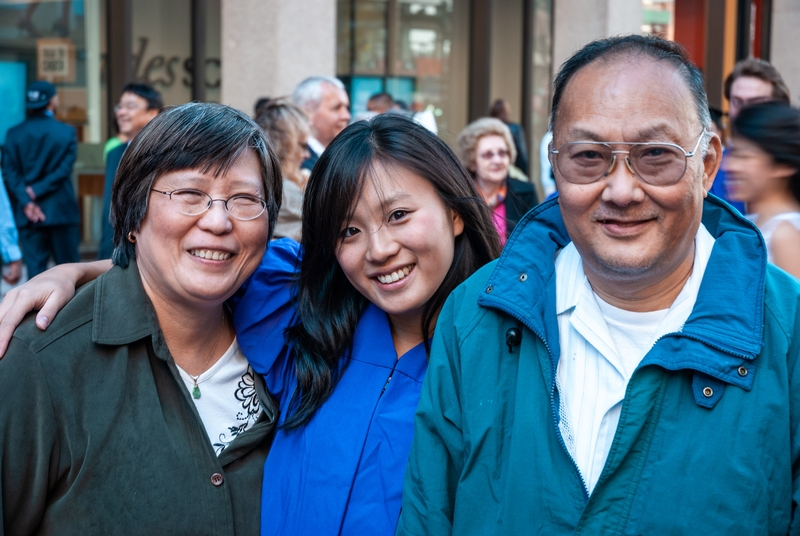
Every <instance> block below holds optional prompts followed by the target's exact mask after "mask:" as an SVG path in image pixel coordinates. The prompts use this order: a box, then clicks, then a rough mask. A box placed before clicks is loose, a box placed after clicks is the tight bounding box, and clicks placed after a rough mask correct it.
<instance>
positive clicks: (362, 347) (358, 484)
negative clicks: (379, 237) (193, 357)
mask: <svg viewBox="0 0 800 536" xmlns="http://www.w3.org/2000/svg"><path fill="white" fill-rule="evenodd" d="M300 255H301V250H300V246H299V245H298V244H297V243H296V242H294V241H292V240H288V239H284V240H277V241H274V242H272V243H271V244H270V246H269V249H268V251H267V253H266V254H265V256H264V259H263V260H262V262H261V265H260V266H259V268H258V269H257V270H256V273H255V274H253V276H252V277H251V278H250V280H249V281H248V283H247V284H246V285H245V287H244V291H243V293H242V294H241V295H240V296H238V297H237V299H236V300H235V303H234V309H235V311H234V323H235V325H236V333H237V335H238V338H239V345H240V346H241V348H242V351H243V352H244V354H245V355H246V356H247V359H248V360H249V361H250V364H251V365H252V366H253V369H254V370H256V371H257V372H259V373H260V374H263V375H264V377H265V378H266V382H267V389H268V390H269V391H270V393H272V394H273V395H274V396H275V397H276V398H277V399H278V400H279V402H280V408H281V418H280V423H281V424H283V422H284V421H285V419H286V408H287V406H288V404H289V401H290V399H291V397H292V393H293V392H294V387H295V374H294V367H293V365H292V361H291V349H290V348H288V347H287V346H286V345H285V344H284V337H283V330H284V329H285V328H286V327H288V326H289V325H291V324H292V323H293V322H296V321H298V319H297V318H296V316H295V311H294V308H293V306H292V305H291V292H292V282H293V279H294V276H295V275H296V271H297V265H298V259H299V257H300ZM426 369H427V358H426V354H425V349H424V345H422V344H420V345H419V346H417V347H415V348H413V349H412V350H410V351H409V352H407V353H406V354H404V355H403V357H402V359H399V360H398V359H397V353H396V352H395V349H394V344H393V342H392V336H391V332H390V327H389V321H388V318H387V316H386V313H384V312H383V311H381V310H380V309H379V308H377V307H376V306H374V305H370V306H369V307H368V308H367V310H366V311H365V312H364V314H363V315H362V317H361V319H360V320H359V323H358V326H357V328H356V333H355V338H354V341H353V345H352V353H351V356H350V364H349V366H348V367H347V369H346V370H345V372H344V374H343V375H342V376H341V379H340V381H339V383H338V384H337V386H336V388H335V389H334V391H333V394H332V395H331V397H330V398H329V399H328V400H327V401H326V402H325V404H324V405H323V406H322V407H321V408H320V409H319V410H318V411H317V413H316V414H315V415H314V417H313V418H312V419H311V421H310V422H309V423H308V424H307V425H306V426H304V427H303V428H301V429H299V430H296V431H294V432H286V431H284V430H279V431H278V432H277V434H276V436H275V440H274V442H273V444H272V450H271V451H270V453H269V456H268V457H267V461H266V463H265V465H264V484H263V490H262V500H261V504H262V507H261V534H263V535H267V534H281V535H283V534H315V535H326V534H357V535H359V536H361V535H364V534H370V535H373V534H377V535H379V534H394V531H395V526H396V525H397V520H398V517H399V515H400V504H401V494H402V488H403V474H404V472H405V467H406V460H407V458H408V452H409V450H410V448H411V440H412V436H413V431H414V411H415V410H416V407H417V403H418V401H419V396H420V390H421V387H422V380H423V378H424V376H425V371H426ZM390 378H391V381H390Z"/></svg>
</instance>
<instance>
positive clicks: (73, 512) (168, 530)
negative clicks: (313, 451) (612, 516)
mask: <svg viewBox="0 0 800 536" xmlns="http://www.w3.org/2000/svg"><path fill="white" fill-rule="evenodd" d="M256 389H257V391H258V396H259V399H260V401H261V406H262V408H263V409H264V413H263V414H262V416H261V417H260V418H259V420H258V422H257V423H256V424H255V425H254V426H253V427H252V428H250V429H249V430H247V431H246V432H245V433H243V434H242V435H240V436H238V437H237V438H236V439H235V440H234V441H233V443H231V444H230V445H229V446H228V448H227V449H225V450H224V451H223V452H222V453H221V454H220V456H219V458H218V457H217V456H216V455H215V453H214V450H213V448H212V446H211V443H210V441H209V439H208V436H207V435H206V431H205V428H204V427H203V423H202V421H201V420H200V417H199V415H198V413H197V410H196V408H195V406H194V404H193V403H192V399H191V398H190V395H189V392H188V391H187V389H186V387H185V386H184V384H183V381H182V380H181V378H180V376H179V373H178V370H177V368H176V366H175V362H174V361H173V359H172V357H171V355H170V353H169V350H168V349H167V346H166V344H165V342H164V338H163V335H162V334H161V331H160V329H159V327H158V323H157V321H156V317H155V312H154V310H153V307H152V305H151V302H150V300H149V299H148V298H147V296H146V294H145V292H144V290H143V288H142V284H141V279H140V277H139V272H138V268H137V267H136V265H135V263H132V264H131V265H130V267H129V268H127V269H122V268H119V267H114V268H112V269H111V271H109V272H108V273H107V274H105V275H103V276H101V277H100V278H99V279H97V280H96V281H94V282H92V283H90V284H88V285H86V286H84V287H83V288H81V289H80V290H79V292H78V294H77V296H76V297H75V299H73V300H72V301H71V302H70V303H69V304H68V305H67V307H65V308H64V310H62V311H61V312H60V313H59V315H58V317H56V319H55V320H54V321H53V323H52V325H51V326H50V327H49V328H48V330H47V331H45V332H41V331H39V330H38V329H37V328H36V327H35V325H34V319H33V318H32V317H31V318H28V319H27V320H26V321H25V322H24V323H23V324H22V326H20V328H19V329H17V331H16V333H15V335H14V338H13V340H12V342H11V345H10V346H9V350H8V352H7V354H6V357H4V358H3V359H2V360H0V434H1V436H0V486H2V487H1V488H0V517H2V527H0V536H2V535H21V534H59V535H69V534H81V535H86V534H192V535H203V534H215V535H216V534H219V535H232V534H238V535H242V534H257V533H258V531H259V522H260V515H259V508H260V502H261V480H262V473H263V467H264V459H265V458H266V456H267V452H268V451H269V447H270V444H271V442H272V437H273V431H274V426H275V422H276V420H277V409H276V407H275V404H274V402H273V401H272V399H271V398H270V397H269V395H268V394H267V392H266V391H265V389H264V386H263V383H262V380H261V378H260V377H259V378H258V380H257V381H256Z"/></svg>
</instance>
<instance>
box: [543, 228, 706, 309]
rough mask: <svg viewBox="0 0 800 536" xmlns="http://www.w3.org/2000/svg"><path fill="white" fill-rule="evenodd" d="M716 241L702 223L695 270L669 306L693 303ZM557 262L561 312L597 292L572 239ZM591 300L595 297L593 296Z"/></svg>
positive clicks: (557, 292) (559, 255) (696, 238)
mask: <svg viewBox="0 0 800 536" xmlns="http://www.w3.org/2000/svg"><path fill="white" fill-rule="evenodd" d="M715 242H716V241H715V240H714V237H713V236H711V233H709V232H708V229H706V227H705V225H703V224H702V223H701V224H700V227H699V228H698V229H697V234H696V235H695V239H694V243H695V250H694V266H693V267H692V273H691V275H690V276H689V279H687V280H686V283H685V284H684V285H683V289H681V292H680V294H678V297H677V298H676V299H675V302H674V303H673V304H672V306H671V307H670V309H673V308H675V307H676V306H677V305H679V304H680V303H682V302H683V301H685V300H686V299H687V298H691V300H692V304H694V301H695V300H696V299H697V293H698V292H699V290H700V283H701V282H702V279H703V274H704V273H705V271H706V266H707V265H708V259H709V257H711V250H712V249H713V247H714V243H715ZM555 262H556V274H557V277H556V314H558V315H560V314H562V313H564V312H566V311H568V310H569V309H573V308H575V307H576V306H578V304H579V303H581V302H582V300H581V298H588V297H590V296H592V295H593V294H594V292H593V291H592V287H591V285H590V284H589V280H588V279H587V278H586V273H585V272H584V270H583V260H582V259H581V256H580V253H578V249H577V248H576V247H575V244H574V243H573V242H570V243H569V244H567V245H566V247H564V248H563V249H562V250H561V251H559V252H558V255H557V257H556V261H555ZM592 301H594V300H593V299H592ZM595 307H596V304H595Z"/></svg>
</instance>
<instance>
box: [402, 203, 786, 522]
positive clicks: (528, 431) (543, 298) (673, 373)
mask: <svg viewBox="0 0 800 536" xmlns="http://www.w3.org/2000/svg"><path fill="white" fill-rule="evenodd" d="M703 223H704V225H705V226H706V228H707V229H708V231H709V232H710V233H711V235H712V236H714V238H715V239H716V243H715V245H714V249H713V251H712V254H711V258H710V259H709V263H708V267H707V269H706V272H705V275H704V278H703V281H702V284H701V288H700V292H699V295H698V299H697V301H696V304H695V307H694V310H693V311H692V313H691V315H690V317H689V319H688V320H687V322H686V324H685V325H684V327H683V330H682V331H681V332H679V333H671V334H668V335H666V336H664V337H662V338H661V339H659V340H658V341H657V342H656V344H655V345H654V346H653V348H652V349H651V350H650V352H649V353H648V354H647V355H646V356H645V358H644V359H643V361H642V362H641V364H640V365H639V367H638V368H637V369H636V371H635V372H634V374H633V376H632V378H631V381H630V383H629V385H628V388H627V391H626V394H625V400H624V402H623V406H622V411H621V415H620V419H619V425H618V428H617V432H616V435H615V436H614V442H613V444H612V446H611V450H610V453H609V455H608V460H607V462H606V465H605V467H604V469H603V472H602V474H601V476H600V479H599V481H598V483H597V486H596V487H595V489H594V491H593V493H592V494H591V496H589V495H588V494H587V492H586V488H585V486H584V484H583V481H582V479H581V476H580V473H579V472H578V470H577V468H576V466H575V464H574V463H573V461H572V459H571V457H570V456H569V454H568V453H567V450H566V448H565V447H564V442H563V440H562V438H561V435H560V433H559V429H558V411H557V408H558V393H557V391H556V388H555V381H554V378H555V371H556V366H557V363H558V359H559V353H560V351H559V336H558V325H557V321H556V313H555V303H556V299H555V297H556V286H555V272H554V265H553V264H554V263H553V258H554V254H555V252H556V251H557V250H558V249H560V248H562V247H564V246H565V245H566V244H567V243H569V240H570V239H569V236H568V235H567V232H566V229H565V228H564V223H563V220H562V218H561V213H560V210H559V207H558V199H554V200H551V201H549V202H546V203H544V204H542V205H540V206H539V207H537V208H536V209H534V210H533V211H531V212H530V213H528V215H527V216H526V217H525V218H524V219H523V220H522V221H521V222H520V223H519V224H518V225H517V229H516V230H515V232H514V234H513V235H512V236H511V238H510V239H509V242H508V245H507V246H506V248H505V251H504V253H503V255H502V256H501V257H500V259H498V260H497V261H495V262H494V263H492V264H490V265H487V266H486V267H484V268H483V269H481V270H480V271H478V272H477V273H476V274H475V275H474V276H473V277H471V278H470V279H469V280H468V281H466V282H465V283H464V284H463V285H461V286H460V287H458V288H457V289H456V290H455V291H454V292H453V294H452V295H451V296H450V298H449V299H448V301H447V303H446V304H445V306H444V308H443V310H442V312H441V315H440V316H439V321H438V324H437V327H436V334H435V337H434V343H433V350H432V354H431V362H430V365H429V368H428V375H427V377H426V379H425V382H424V385H423V389H422V397H421V400H420V404H419V408H418V410H417V413H416V420H415V437H414V442H413V444H412V449H411V454H410V459H409V465H408V469H407V472H406V477H405V486H404V490H403V511H402V515H401V518H400V524H399V526H398V534H413V535H424V534H450V533H452V534H458V535H468V534H476V535H481V536H484V535H487V534H591V535H595V534H604V535H606V534H658V535H665V534H703V535H704V536H708V535H711V534H748V535H749V534H787V533H791V534H798V533H800V528H798V522H797V520H796V519H795V509H796V506H797V500H798V495H800V492H799V491H798V487H800V480H799V479H798V475H800V467H799V466H798V458H799V453H798V448H799V447H800V431H799V430H798V423H800V378H795V373H796V372H797V366H798V354H800V307H799V306H800V299H799V298H800V284H798V282H797V280H795V279H793V278H792V277H791V276H789V275H787V274H786V273H784V272H782V271H781V270H779V269H778V268H775V267H774V266H771V265H767V263H766V251H765V248H764V243H763V240H762V238H761V235H760V234H759V233H758V231H757V230H756V229H755V227H754V226H753V225H751V224H750V223H749V222H747V221H746V220H745V219H744V218H742V217H741V216H739V215H737V214H735V213H734V212H733V211H731V210H730V208H729V207H728V205H725V204H723V203H722V202H720V201H718V200H717V199H716V198H711V197H710V198H709V199H708V200H707V201H706V202H705V204H704V212H703ZM510 329H517V330H519V332H520V334H521V339H519V340H518V341H508V334H509V330H510ZM508 342H511V345H510V346H509V345H507V343H508Z"/></svg>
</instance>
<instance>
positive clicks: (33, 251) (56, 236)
mask: <svg viewBox="0 0 800 536" xmlns="http://www.w3.org/2000/svg"><path fill="white" fill-rule="evenodd" d="M25 98H26V108H27V109H28V118H27V119H26V120H25V121H24V122H23V123H21V124H19V125H17V126H15V127H14V128H12V129H10V130H9V131H8V134H7V135H6V146H5V150H4V151H3V177H4V178H5V182H6V187H7V189H8V194H9V197H10V199H11V204H12V206H13V208H14V218H15V220H16V223H17V228H18V229H19V242H20V246H21V247H22V255H23V257H24V259H25V265H26V266H27V268H28V277H33V276H35V275H36V274H38V273H40V272H43V271H44V270H45V269H46V268H47V263H48V261H49V259H50V257H51V256H52V257H53V259H54V260H55V262H56V263H57V264H60V263H63V262H77V261H79V260H80V256H79V254H78V245H79V243H80V239H81V235H80V213H79V211H78V202H77V199H76V197H75V192H74V190H73V188H72V180H71V175H72V166H73V164H74V163H75V157H76V154H77V137H76V135H75V129H73V128H72V127H70V126H68V125H65V124H64V123H62V122H60V121H57V120H56V119H55V112H56V109H57V108H58V95H56V88H55V86H53V84H51V83H49V82H45V81H36V82H34V83H32V84H31V85H30V86H28V91H27V93H26V95H25Z"/></svg>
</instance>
